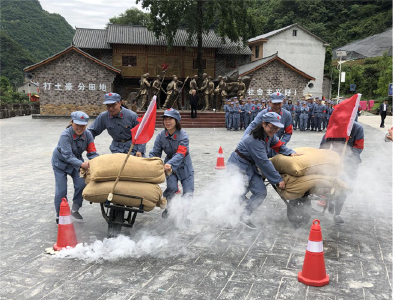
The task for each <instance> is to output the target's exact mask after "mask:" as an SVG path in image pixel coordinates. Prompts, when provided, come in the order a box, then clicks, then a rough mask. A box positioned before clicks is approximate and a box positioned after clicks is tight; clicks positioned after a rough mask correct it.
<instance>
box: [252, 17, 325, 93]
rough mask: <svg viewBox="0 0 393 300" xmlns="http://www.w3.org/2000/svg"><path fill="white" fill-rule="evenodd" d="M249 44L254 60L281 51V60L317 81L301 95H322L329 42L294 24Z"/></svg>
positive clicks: (309, 84) (253, 40) (308, 86)
mask: <svg viewBox="0 0 393 300" xmlns="http://www.w3.org/2000/svg"><path fill="white" fill-rule="evenodd" d="M247 44H248V46H249V47H250V49H251V51H252V53H253V54H252V57H251V61H257V60H260V59H263V58H266V57H270V56H271V55H274V54H275V53H277V52H278V55H279V56H280V58H281V59H283V60H285V61H286V62H287V63H288V64H291V65H292V66H293V67H295V68H296V69H298V70H301V71H303V72H306V73H307V74H310V76H312V77H313V78H314V80H311V82H309V83H308V85H307V86H305V87H304V89H303V90H302V93H303V94H307V93H311V94H312V95H313V96H316V97H321V96H322V88H323V76H324V73H323V72H324V63H325V52H326V47H327V46H328V45H329V44H328V43H327V42H325V41H324V40H322V39H321V38H319V37H318V36H316V35H315V34H313V33H311V32H310V31H308V30H307V29H306V28H304V27H302V26H300V25H299V24H292V25H289V26H287V27H284V28H280V29H277V30H274V31H271V32H268V33H265V34H262V35H259V36H256V37H254V38H251V39H249V40H248V42H247Z"/></svg>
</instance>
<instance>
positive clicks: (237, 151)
mask: <svg viewBox="0 0 393 300" xmlns="http://www.w3.org/2000/svg"><path fill="white" fill-rule="evenodd" d="M235 152H236V153H237V155H239V156H240V157H241V158H243V159H244V160H246V161H248V162H249V163H250V164H252V165H255V162H253V161H252V160H249V159H248V158H247V157H245V156H244V155H243V154H241V153H240V152H239V150H237V149H236V150H235Z"/></svg>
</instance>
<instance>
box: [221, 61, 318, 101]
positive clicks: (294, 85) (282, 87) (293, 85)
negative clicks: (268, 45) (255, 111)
mask: <svg viewBox="0 0 393 300" xmlns="http://www.w3.org/2000/svg"><path fill="white" fill-rule="evenodd" d="M236 72H238V74H239V76H240V77H241V76H249V77H251V82H250V84H249V86H248V90H247V96H250V97H251V98H253V99H262V98H267V96H268V95H270V94H271V93H273V92H281V93H283V94H285V95H286V96H287V97H291V98H292V99H297V98H299V99H300V98H301V97H302V96H303V90H304V88H305V87H306V86H307V85H308V83H309V82H310V81H314V80H315V78H314V77H312V76H310V75H308V74H306V73H304V72H303V71H301V70H299V69H297V68H296V67H294V66H293V65H291V64H289V63H288V62H286V61H285V60H283V59H282V58H280V57H279V56H278V54H277V53H275V54H273V55H271V56H269V57H265V58H262V59H259V60H256V61H253V62H251V63H248V64H245V65H242V66H240V67H239V68H237V69H236V70H233V71H231V72H228V73H227V74H226V76H228V77H231V76H232V75H233V74H234V73H236Z"/></svg>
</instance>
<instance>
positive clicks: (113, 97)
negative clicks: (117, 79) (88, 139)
mask: <svg viewBox="0 0 393 300" xmlns="http://www.w3.org/2000/svg"><path fill="white" fill-rule="evenodd" d="M104 99H105V101H104V104H105V105H106V108H107V111H104V112H102V113H100V114H99V115H98V117H97V118H96V120H95V121H94V123H93V124H91V125H90V126H89V128H88V129H89V131H90V132H91V133H92V135H93V137H94V138H95V137H96V136H98V135H100V134H101V133H102V132H103V131H104V130H105V129H106V130H107V131H108V134H109V135H110V136H111V137H112V139H113V140H112V143H111V145H110V146H109V149H110V150H111V152H112V153H128V150H130V147H131V143H132V135H131V129H132V128H134V127H135V126H137V125H138V124H139V122H138V120H137V119H138V115H137V114H136V113H135V112H133V111H131V110H129V109H126V108H123V107H121V104H120V95H119V94H116V93H108V94H106V95H105V96H104ZM145 152H146V144H140V145H135V146H134V148H132V152H131V155H134V156H138V157H142V156H143V157H144V156H145Z"/></svg>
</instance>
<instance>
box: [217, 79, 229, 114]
mask: <svg viewBox="0 0 393 300" xmlns="http://www.w3.org/2000/svg"><path fill="white" fill-rule="evenodd" d="M218 80H219V82H218V85H217V87H216V89H215V90H214V93H215V94H216V101H217V110H218V111H220V110H221V109H222V106H223V100H225V99H226V98H227V97H228V88H227V83H226V77H222V76H221V75H220V76H218Z"/></svg>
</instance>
